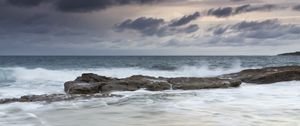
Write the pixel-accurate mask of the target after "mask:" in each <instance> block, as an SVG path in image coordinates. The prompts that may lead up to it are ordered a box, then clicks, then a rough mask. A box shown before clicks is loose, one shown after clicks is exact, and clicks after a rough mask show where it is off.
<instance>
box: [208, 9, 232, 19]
mask: <svg viewBox="0 0 300 126" xmlns="http://www.w3.org/2000/svg"><path fill="white" fill-rule="evenodd" d="M232 12H233V8H232V7H225V8H218V9H210V10H209V11H208V13H207V14H208V15H213V16H216V17H228V16H230V15H232Z"/></svg>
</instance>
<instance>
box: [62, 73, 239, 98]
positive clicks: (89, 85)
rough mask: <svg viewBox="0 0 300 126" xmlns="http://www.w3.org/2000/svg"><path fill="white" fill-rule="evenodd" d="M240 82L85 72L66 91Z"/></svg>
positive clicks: (217, 85)
mask: <svg viewBox="0 0 300 126" xmlns="http://www.w3.org/2000/svg"><path fill="white" fill-rule="evenodd" d="M84 76H85V77H84ZM84 78H87V79H84ZM95 78H96V79H95ZM83 81H84V82H83ZM240 84H241V82H240V81H233V80H229V79H220V78H163V77H160V78H155V77H150V76H142V75H135V76H131V77H128V78H123V79H117V78H108V77H103V76H99V77H98V75H95V74H83V75H82V76H81V77H78V78H77V79H76V80H75V81H69V82H66V83H65V92H66V93H69V94H94V93H109V92H111V91H135V90H138V89H142V88H143V89H146V90H150V91H162V90H170V89H182V90H193V89H207V88H229V87H238V86H239V85H240Z"/></svg>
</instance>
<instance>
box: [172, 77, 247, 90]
mask: <svg viewBox="0 0 300 126" xmlns="http://www.w3.org/2000/svg"><path fill="white" fill-rule="evenodd" d="M168 82H169V83H170V84H172V85H173V86H172V87H173V89H181V90H196V89H210V88H230V87H238V86H240V84H241V81H239V80H230V79H220V78H197V77H180V78H170V79H168Z"/></svg>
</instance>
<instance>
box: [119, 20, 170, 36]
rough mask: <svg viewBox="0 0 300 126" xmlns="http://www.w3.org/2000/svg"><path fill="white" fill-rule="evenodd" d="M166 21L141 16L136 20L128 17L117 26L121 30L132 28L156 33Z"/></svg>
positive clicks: (147, 32) (145, 32)
mask: <svg viewBox="0 0 300 126" xmlns="http://www.w3.org/2000/svg"><path fill="white" fill-rule="evenodd" d="M164 23H165V21H164V20H163V19H156V18H146V17H140V18H138V19H135V20H131V19H128V20H126V21H124V22H122V23H121V24H118V25H117V26H116V27H117V30H118V31H119V32H121V31H123V30H126V29H132V30H137V31H140V32H141V33H143V34H145V35H154V34H156V33H157V32H159V31H161V26H162V25H163V24H164Z"/></svg>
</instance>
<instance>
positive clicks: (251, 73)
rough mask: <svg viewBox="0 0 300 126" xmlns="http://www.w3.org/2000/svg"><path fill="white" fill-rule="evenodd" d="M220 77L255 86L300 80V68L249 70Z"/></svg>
mask: <svg viewBox="0 0 300 126" xmlns="http://www.w3.org/2000/svg"><path fill="white" fill-rule="evenodd" d="M220 77H222V78H227V79H235V80H241V81H242V82H246V83H254V84H270V83H275V82H282V81H293V80H300V66H284V67H267V68H262V69H247V70H243V71H241V72H238V73H233V74H227V75H222V76H220Z"/></svg>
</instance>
